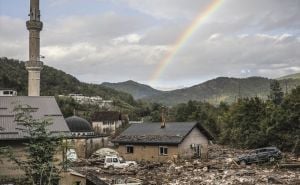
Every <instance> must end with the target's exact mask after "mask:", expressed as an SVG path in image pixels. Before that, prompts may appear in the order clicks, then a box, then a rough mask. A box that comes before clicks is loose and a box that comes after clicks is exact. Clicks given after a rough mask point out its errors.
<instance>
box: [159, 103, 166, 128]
mask: <svg viewBox="0 0 300 185" xmlns="http://www.w3.org/2000/svg"><path fill="white" fill-rule="evenodd" d="M165 112H166V108H165V107H164V106H162V107H161V124H160V128H165V127H166V117H165V116H166V115H165Z"/></svg>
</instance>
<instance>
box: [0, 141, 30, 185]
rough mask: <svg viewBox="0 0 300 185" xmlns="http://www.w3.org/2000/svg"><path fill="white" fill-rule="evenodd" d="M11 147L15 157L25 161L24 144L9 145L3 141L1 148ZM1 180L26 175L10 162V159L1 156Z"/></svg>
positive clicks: (14, 143)
mask: <svg viewBox="0 0 300 185" xmlns="http://www.w3.org/2000/svg"><path fill="white" fill-rule="evenodd" d="M7 145H9V146H10V147H11V148H12V151H13V153H14V155H15V156H16V157H17V158H18V159H21V160H25V159H26V157H25V153H24V148H25V146H24V145H23V144H22V143H16V142H9V141H7V144H6V142H5V141H1V143H0V147H3V146H7ZM0 160H1V161H0V179H4V178H5V177H6V176H8V177H20V176H22V175H23V174H24V172H23V171H22V170H20V169H19V167H18V166H17V165H16V164H15V163H14V162H11V161H9V160H8V158H6V157H4V156H1V157H0Z"/></svg>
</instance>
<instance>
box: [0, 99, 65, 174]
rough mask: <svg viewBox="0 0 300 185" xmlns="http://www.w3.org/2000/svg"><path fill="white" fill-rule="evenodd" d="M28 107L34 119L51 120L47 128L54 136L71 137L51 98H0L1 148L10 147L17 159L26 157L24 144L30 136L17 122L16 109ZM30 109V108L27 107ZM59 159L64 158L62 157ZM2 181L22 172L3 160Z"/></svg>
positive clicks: (0, 171) (1, 167)
mask: <svg viewBox="0 0 300 185" xmlns="http://www.w3.org/2000/svg"><path fill="white" fill-rule="evenodd" d="M20 105H21V106H23V105H24V106H25V105H28V106H29V107H30V109H32V111H33V112H32V114H31V115H32V117H33V118H34V119H47V120H48V119H49V121H50V122H52V124H51V125H49V126H48V127H47V128H48V130H49V131H50V133H51V134H53V135H60V136H61V135H62V136H70V135H71V133H70V130H69V128H68V126H67V124H66V122H65V119H64V117H63V115H62V113H61V111H60V109H59V107H58V105H57V103H56V100H55V98H54V97H50V96H0V147H3V146H10V147H11V148H12V149H13V151H14V153H15V154H16V155H17V157H22V156H24V147H25V145H24V143H26V141H27V140H28V137H27V136H28V134H27V132H25V131H24V129H25V128H24V127H23V126H21V125H19V124H18V123H17V122H16V121H15V114H16V113H15V112H14V108H15V107H16V106H20ZM27 108H28V107H27ZM58 157H60V158H61V157H62V156H61V155H60V156H58ZM2 162H3V164H2V165H0V179H1V177H3V176H18V175H19V174H22V171H20V169H18V168H17V167H16V166H15V164H13V163H11V162H9V161H7V160H6V159H3V158H2Z"/></svg>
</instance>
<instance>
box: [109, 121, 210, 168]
mask: <svg viewBox="0 0 300 185" xmlns="http://www.w3.org/2000/svg"><path fill="white" fill-rule="evenodd" d="M212 139H213V137H212V136H211V135H210V134H209V132H208V131H207V130H206V129H205V128H204V127H203V126H202V125H201V124H200V123H197V122H173V123H166V124H165V123H139V124H131V125H130V127H129V128H127V129H126V130H125V131H123V132H122V133H121V134H120V135H119V136H117V137H116V138H115V139H114V140H113V143H115V145H116V147H117V151H118V152H119V154H120V155H121V156H122V157H124V158H125V159H126V160H136V161H142V160H144V161H159V162H164V161H167V160H172V159H174V158H178V157H180V158H192V157H199V158H203V159H205V158H207V154H208V144H209V140H212Z"/></svg>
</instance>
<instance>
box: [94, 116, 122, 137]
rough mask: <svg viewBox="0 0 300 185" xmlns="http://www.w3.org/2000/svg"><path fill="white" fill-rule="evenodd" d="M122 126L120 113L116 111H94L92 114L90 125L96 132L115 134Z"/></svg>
mask: <svg viewBox="0 0 300 185" xmlns="http://www.w3.org/2000/svg"><path fill="white" fill-rule="evenodd" d="M121 126H122V115H121V113H120V112H116V111H103V112H96V113H95V114H94V115H93V116H92V127H93V129H94V131H95V133H96V134H98V135H99V134H100V135H101V134H105V135H109V134H115V132H116V130H117V129H118V128H119V127H121Z"/></svg>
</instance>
